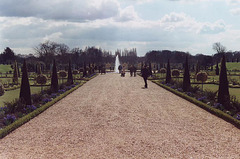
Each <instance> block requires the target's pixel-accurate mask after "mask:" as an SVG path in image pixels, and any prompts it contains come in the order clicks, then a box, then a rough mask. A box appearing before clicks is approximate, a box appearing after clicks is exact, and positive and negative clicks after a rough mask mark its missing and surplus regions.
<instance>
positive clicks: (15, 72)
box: [12, 61, 19, 84]
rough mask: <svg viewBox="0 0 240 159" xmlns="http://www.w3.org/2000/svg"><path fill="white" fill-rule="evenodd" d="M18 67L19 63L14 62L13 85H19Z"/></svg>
mask: <svg viewBox="0 0 240 159" xmlns="http://www.w3.org/2000/svg"><path fill="white" fill-rule="evenodd" d="M18 76H19V75H18V66H17V62H16V61H15V62H14V70H13V78H12V80H13V84H18Z"/></svg>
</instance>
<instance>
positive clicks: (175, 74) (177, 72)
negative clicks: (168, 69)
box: [172, 69, 180, 77]
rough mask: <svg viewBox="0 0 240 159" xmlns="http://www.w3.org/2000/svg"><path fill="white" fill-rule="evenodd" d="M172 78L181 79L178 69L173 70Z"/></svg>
mask: <svg viewBox="0 0 240 159" xmlns="http://www.w3.org/2000/svg"><path fill="white" fill-rule="evenodd" d="M172 76H174V77H179V76H180V71H179V70H177V69H174V70H172Z"/></svg>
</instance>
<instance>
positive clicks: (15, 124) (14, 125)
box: [0, 74, 98, 139]
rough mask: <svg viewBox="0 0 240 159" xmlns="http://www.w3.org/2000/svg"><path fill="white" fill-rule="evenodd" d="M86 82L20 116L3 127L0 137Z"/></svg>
mask: <svg viewBox="0 0 240 159" xmlns="http://www.w3.org/2000/svg"><path fill="white" fill-rule="evenodd" d="M97 75H98V74H95V75H94V76H92V77H91V78H89V79H88V81H89V80H91V79H93V78H95V77H96V76H97ZM85 83H87V80H85V81H83V82H81V83H80V84H79V85H77V86H76V87H74V88H72V89H70V90H68V91H66V92H65V93H63V94H61V95H60V96H58V97H56V98H54V99H53V100H52V101H50V102H48V103H46V104H44V105H42V106H41V107H40V108H38V109H36V110H34V111H33V112H31V113H29V114H27V115H25V116H24V117H22V118H19V119H18V120H16V121H15V122H13V123H12V124H10V125H8V126H6V127H4V128H3V129H1V130H0V139H2V138H4V137H5V136H7V135H8V134H10V133H11V132H12V131H14V130H16V129H17V128H19V127H20V126H22V125H23V124H25V123H27V122H28V121H30V120H31V119H33V118H35V117H36V116H38V115H39V114H41V113H42V112H44V111H45V110H47V109H48V108H50V107H51V106H52V105H53V104H55V103H57V102H58V101H60V100H61V99H63V98H64V97H66V96H67V95H69V94H70V93H72V92H73V91H75V90H76V89H78V88H79V87H81V86H82V85H84V84H85Z"/></svg>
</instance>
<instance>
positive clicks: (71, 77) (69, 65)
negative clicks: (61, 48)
mask: <svg viewBox="0 0 240 159" xmlns="http://www.w3.org/2000/svg"><path fill="white" fill-rule="evenodd" d="M67 83H68V84H70V85H71V84H73V75H72V65H71V61H70V60H69V63H68V79H67Z"/></svg>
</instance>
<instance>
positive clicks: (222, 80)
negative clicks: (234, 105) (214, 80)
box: [218, 55, 231, 110]
mask: <svg viewBox="0 0 240 159" xmlns="http://www.w3.org/2000/svg"><path fill="white" fill-rule="evenodd" d="M218 103H221V104H222V105H223V106H224V107H226V108H227V109H228V110H231V106H230V95H229V88H228V79H227V68H226V60H225V55H223V57H222V61H221V72H220V75H219V89H218Z"/></svg>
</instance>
